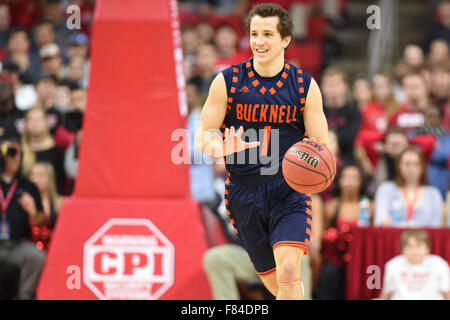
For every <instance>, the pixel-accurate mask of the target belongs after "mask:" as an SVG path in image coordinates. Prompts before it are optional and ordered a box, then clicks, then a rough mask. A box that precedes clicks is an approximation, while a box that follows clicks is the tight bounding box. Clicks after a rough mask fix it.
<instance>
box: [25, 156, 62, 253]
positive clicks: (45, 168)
mask: <svg viewBox="0 0 450 320" xmlns="http://www.w3.org/2000/svg"><path fill="white" fill-rule="evenodd" d="M28 178H29V179H30V181H31V182H32V183H34V184H35V185H36V187H37V188H38V190H39V194H40V195H41V202H42V208H43V213H44V216H45V221H44V224H43V225H41V226H37V225H32V226H31V241H32V242H33V243H35V244H36V247H37V248H38V249H41V250H44V251H45V252H47V251H48V247H49V244H50V241H51V236H52V231H53V228H54V227H55V223H56V219H57V217H58V213H59V211H60V209H61V207H62V201H63V198H62V197H61V196H60V195H59V194H58V192H57V190H56V176H55V170H54V169H53V166H52V165H51V164H49V163H46V162H37V163H35V164H34V165H33V166H32V167H31V170H30V174H29V175H28Z"/></svg>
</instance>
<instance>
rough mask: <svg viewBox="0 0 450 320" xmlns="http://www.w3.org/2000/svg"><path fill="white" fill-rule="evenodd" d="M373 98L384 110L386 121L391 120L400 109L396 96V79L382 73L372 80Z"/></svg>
mask: <svg viewBox="0 0 450 320" xmlns="http://www.w3.org/2000/svg"><path fill="white" fill-rule="evenodd" d="M372 86H373V98H374V100H375V101H376V102H377V103H379V104H381V105H382V106H383V108H384V114H385V117H386V119H389V118H390V117H391V116H392V115H393V114H394V112H396V111H397V110H398V108H399V104H398V102H397V100H396V98H395V95H394V78H393V77H392V75H390V74H388V73H385V72H380V73H377V74H376V75H374V76H373V78H372Z"/></svg>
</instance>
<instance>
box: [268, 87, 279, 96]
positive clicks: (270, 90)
mask: <svg viewBox="0 0 450 320" xmlns="http://www.w3.org/2000/svg"><path fill="white" fill-rule="evenodd" d="M269 92H270V93H271V94H272V95H274V94H275V92H277V91H276V90H275V89H274V88H270V89H269Z"/></svg>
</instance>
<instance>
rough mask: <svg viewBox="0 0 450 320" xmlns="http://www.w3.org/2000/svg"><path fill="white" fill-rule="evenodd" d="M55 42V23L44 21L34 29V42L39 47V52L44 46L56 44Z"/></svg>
mask: <svg viewBox="0 0 450 320" xmlns="http://www.w3.org/2000/svg"><path fill="white" fill-rule="evenodd" d="M55 41H56V34H55V28H54V27H53V23H51V22H50V21H48V20H42V21H40V22H39V23H38V24H37V25H36V26H35V27H34V42H35V44H36V46H37V48H36V49H37V51H39V50H40V49H41V48H42V47H43V46H45V45H47V44H50V43H54V42H55Z"/></svg>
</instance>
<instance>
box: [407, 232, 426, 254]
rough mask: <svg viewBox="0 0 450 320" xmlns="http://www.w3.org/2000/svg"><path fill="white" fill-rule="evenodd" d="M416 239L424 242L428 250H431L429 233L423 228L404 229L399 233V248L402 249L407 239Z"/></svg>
mask: <svg viewBox="0 0 450 320" xmlns="http://www.w3.org/2000/svg"><path fill="white" fill-rule="evenodd" d="M411 238H413V239H416V240H417V242H420V243H425V244H426V246H427V247H428V249H429V250H431V241H430V235H429V234H428V232H426V231H425V230H406V231H403V232H402V234H401V235H400V248H401V250H402V251H403V249H404V248H405V246H406V244H407V243H408V240H409V239H411Z"/></svg>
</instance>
